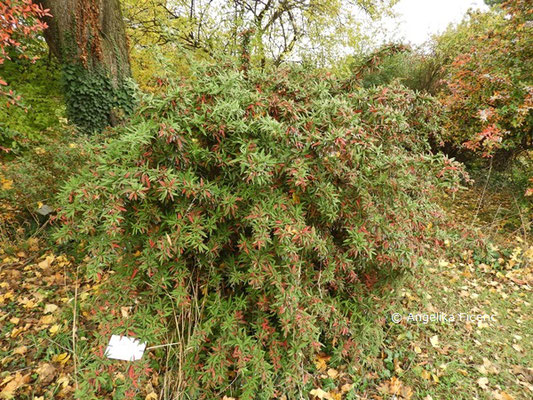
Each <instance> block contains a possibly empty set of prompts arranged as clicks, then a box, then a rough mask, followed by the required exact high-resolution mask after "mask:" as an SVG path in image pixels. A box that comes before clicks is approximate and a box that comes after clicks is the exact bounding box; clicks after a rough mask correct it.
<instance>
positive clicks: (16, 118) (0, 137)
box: [0, 60, 65, 151]
mask: <svg viewBox="0 0 533 400" xmlns="http://www.w3.org/2000/svg"><path fill="white" fill-rule="evenodd" d="M0 73H1V74H2V76H5V77H9V86H8V89H11V90H13V91H15V92H16V93H17V94H18V95H20V96H22V106H13V105H11V106H9V107H8V106H7V105H6V104H5V102H4V101H5V99H2V104H1V106H0V146H2V147H4V148H8V149H11V150H12V151H19V150H22V149H23V148H25V147H27V146H28V145H29V143H30V142H32V141H33V142H34V141H38V140H39V139H41V138H42V137H43V136H44V135H45V132H46V131H47V130H48V128H50V127H55V126H58V125H59V120H60V118H63V117H64V115H65V107H64V106H63V95H62V88H61V79H60V71H59V68H58V66H57V65H56V64H55V63H51V62H47V61H45V60H38V61H37V62H35V63H34V64H32V63H31V62H29V61H27V60H12V61H7V62H5V63H4V64H3V65H1V66H0Z"/></svg>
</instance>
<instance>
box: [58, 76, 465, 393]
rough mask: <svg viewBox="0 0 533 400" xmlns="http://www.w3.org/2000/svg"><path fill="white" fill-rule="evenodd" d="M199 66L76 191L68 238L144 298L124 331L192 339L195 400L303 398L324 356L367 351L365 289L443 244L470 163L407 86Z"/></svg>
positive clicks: (428, 105)
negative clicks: (434, 228) (443, 201)
mask: <svg viewBox="0 0 533 400" xmlns="http://www.w3.org/2000/svg"><path fill="white" fill-rule="evenodd" d="M195 68H196V69H195V70H194V72H193V76H192V77H191V78H190V79H187V80H186V81H185V80H184V81H181V82H176V83H175V84H171V85H170V86H169V87H168V91H167V92H166V93H165V94H163V95H160V96H151V97H147V98H145V99H144V100H143V102H142V106H141V107H140V109H139V111H138V112H137V113H136V114H135V115H134V116H133V117H132V119H131V121H130V122H129V123H128V124H127V125H126V126H123V127H119V128H117V131H116V134H117V137H116V138H113V139H110V140H108V141H107V143H106V144H105V146H104V147H103V148H100V150H98V151H97V152H96V153H95V156H94V157H93V160H92V162H91V163H90V164H89V165H88V166H87V168H86V169H84V170H83V171H82V172H81V173H80V174H79V175H77V176H75V177H74V178H72V179H71V180H70V181H69V183H68V184H67V185H66V187H65V188H64V190H63V191H62V192H61V194H60V201H61V207H62V210H61V212H60V215H59V217H60V219H61V221H62V226H61V228H60V230H59V232H58V236H57V237H58V239H60V241H62V242H65V241H72V240H73V241H75V242H76V243H79V244H80V246H79V248H80V250H81V251H82V252H84V254H87V255H88V260H89V261H88V269H87V274H89V276H91V277H95V279H97V277H98V276H99V273H100V272H102V271H108V270H110V269H111V270H114V274H115V276H121V277H122V279H123V282H124V283H125V284H127V285H130V287H132V288H135V290H136V292H137V293H140V294H143V293H144V294H145V297H144V299H146V300H145V301H143V300H139V301H140V303H139V307H142V308H144V309H145V311H146V309H149V311H148V312H145V314H144V315H145V316H146V318H143V319H142V320H141V321H138V322H139V324H140V325H138V326H136V327H135V328H134V327H132V326H131V324H129V325H128V326H123V329H130V330H133V331H135V333H136V334H138V336H139V337H141V338H142V339H145V340H148V341H149V342H150V343H155V344H158V343H160V342H161V341H163V340H168V334H169V332H173V331H174V332H181V334H179V335H178V336H177V337H176V338H175V340H177V341H179V342H180V343H181V347H180V348H181V349H182V350H183V352H182V355H183V358H182V359H181V361H183V362H184V364H183V365H181V371H183V373H184V374H185V377H186V379H185V380H184V382H186V388H185V391H186V392H187V394H188V395H189V396H190V398H196V399H212V398H219V397H220V396H221V394H224V393H226V394H231V395H233V396H235V397H238V398H239V399H242V400H245V399H270V398H272V397H273V396H274V393H276V392H278V393H279V391H281V393H285V394H287V395H288V396H289V398H292V395H293V394H295V393H297V391H298V390H299V389H301V388H302V387H303V386H304V385H305V382H307V381H308V378H309V371H310V368H311V366H312V364H313V363H312V361H313V360H314V357H315V356H316V354H317V353H318V352H319V351H327V352H328V353H330V354H333V355H334V357H336V359H337V360H338V359H340V358H341V357H342V358H343V359H344V360H346V359H350V357H354V356H356V354H357V344H356V342H355V341H354V337H355V335H356V334H357V331H358V329H359V324H360V321H359V318H360V316H361V310H359V309H358V302H357V301H356V300H355V298H357V297H358V296H360V295H361V294H362V293H363V290H364V288H365V287H372V286H373V285H374V284H375V283H376V281H378V280H380V279H386V278H388V277H393V276H395V275H397V274H398V273H401V272H402V271H406V270H409V269H410V267H411V266H412V265H413V264H414V263H416V262H417V257H418V255H419V254H420V253H422V252H424V251H425V249H426V248H427V247H428V245H429V244H430V243H431V245H432V246H435V245H439V243H440V244H442V243H441V242H439V241H435V240H433V239H432V237H431V235H432V234H431V230H429V229H427V227H428V224H430V223H431V224H435V225H436V224H438V217H439V215H440V211H439V208H438V207H437V206H435V205H434V203H433V202H432V196H434V195H438V194H439V192H440V189H445V188H446V189H453V190H454V189H457V187H458V185H459V183H460V179H461V176H460V175H461V170H460V167H459V165H458V164H456V163H455V162H454V161H451V160H449V159H447V158H445V157H444V156H443V155H440V154H432V153H431V152H430V151H429V144H428V140H429V138H430V137H435V138H438V136H439V135H440V112H439V106H438V104H437V103H436V102H435V101H434V100H433V99H432V98H430V97H425V96H418V95H415V93H414V92H412V91H410V90H408V89H406V88H404V87H402V86H399V85H393V86H386V87H376V88H371V89H353V90H352V89H348V90H341V83H340V82H338V81H336V80H335V79H333V78H331V77H330V76H329V75H324V76H322V75H313V74H310V73H308V72H306V71H304V70H301V69H299V70H292V71H291V70H276V71H274V72H272V73H260V72H257V71H254V70H251V71H249V73H248V77H245V76H244V74H243V73H242V72H239V71H235V70H232V69H231V68H228V67H225V68H218V67H195ZM139 298H140V299H142V298H143V297H139ZM148 299H149V300H148ZM174 313H176V314H177V315H182V316H183V315H189V316H191V315H196V317H194V318H193V317H190V318H189V317H186V318H181V317H180V318H179V319H174V317H173V315H176V314H174ZM147 332H148V334H147ZM187 332H188V333H187ZM171 340H172V339H171ZM170 362H171V363H172V362H176V363H178V362H179V361H178V360H171V361H170ZM84 390H86V391H87V392H90V391H91V390H94V389H91V388H89V387H85V388H84ZM93 394H94V393H93ZM86 396H87V397H86V398H89V397H90V395H89V394H86Z"/></svg>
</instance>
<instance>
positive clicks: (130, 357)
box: [105, 335, 146, 361]
mask: <svg viewBox="0 0 533 400" xmlns="http://www.w3.org/2000/svg"><path fill="white" fill-rule="evenodd" d="M145 349H146V343H141V342H140V341H139V339H135V338H132V337H128V336H119V335H112V336H111V339H110V340H109V344H108V345H107V348H106V350H105V355H106V357H107V358H112V359H115V360H124V361H135V360H140V359H141V358H142V356H143V354H144V350H145Z"/></svg>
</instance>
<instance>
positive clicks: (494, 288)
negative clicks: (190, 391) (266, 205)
mask: <svg viewBox="0 0 533 400" xmlns="http://www.w3.org/2000/svg"><path fill="white" fill-rule="evenodd" d="M485 196H487V197H485ZM487 198H488V199H489V200H490V199H492V201H487ZM480 199H483V201H481V202H480V201H479V200H480ZM443 202H444V203H445V206H446V207H447V209H448V211H449V213H450V214H451V215H453V216H454V218H455V219H457V220H459V221H464V224H467V225H469V226H470V227H476V226H478V227H480V228H481V229H482V230H483V231H486V230H487V229H490V230H491V233H494V235H493V238H496V239H498V238H499V239H500V240H499V241H498V240H495V241H494V242H493V243H494V244H492V245H491V246H492V247H491V254H492V255H490V256H489V257H488V258H487V257H485V258H483V259H480V258H479V257H478V256H477V255H476V254H475V252H472V251H465V252H463V253H462V254H460V255H458V254H455V253H454V252H453V251H452V250H453V248H454V247H455V246H457V245H459V243H453V242H450V243H447V245H448V248H449V249H450V251H449V252H447V253H443V255H442V257H441V258H435V259H428V260H425V261H424V262H423V263H421V265H420V266H419V267H418V269H417V270H416V271H414V272H413V273H412V274H411V275H409V276H406V277H405V278H403V279H402V280H401V281H400V282H398V283H397V284H396V285H394V286H393V287H387V288H386V290H387V291H388V294H387V295H384V296H379V294H377V293H376V294H372V295H370V296H371V297H370V298H369V299H368V300H369V302H368V303H369V304H371V306H369V308H370V309H369V311H371V312H373V313H374V314H375V315H376V316H377V318H376V320H375V326H366V327H362V337H364V335H365V332H366V335H367V337H368V342H361V353H360V357H359V360H358V361H357V362H356V363H350V364H343V363H342V362H340V363H333V362H332V361H331V359H330V357H329V356H328V355H327V354H323V355H320V356H319V357H318V358H317V359H316V360H315V361H316V362H315V364H316V370H315V377H316V379H315V380H314V382H312V387H310V388H309V393H308V394H304V395H305V396H307V397H308V398H311V399H333V400H339V399H411V398H412V399H426V400H430V399H472V398H477V399H496V400H509V399H516V400H518V399H526V398H532V397H533V368H531V365H533V364H532V356H533V338H532V335H533V321H532V318H531V309H532V308H531V307H532V301H533V298H532V288H533V246H531V244H530V243H528V236H527V234H526V233H527V232H525V231H524V232H522V230H521V228H522V227H521V224H520V221H522V219H521V218H520V217H519V216H518V217H517V213H515V217H516V218H514V220H513V221H511V222H509V221H508V220H509V218H510V217H509V215H510V214H512V212H511V211H510V210H511V209H512V205H513V203H512V201H510V199H509V198H507V199H502V198H501V193H491V192H486V191H484V189H483V187H477V188H474V189H470V190H469V191H467V192H466V193H465V194H463V195H462V196H459V197H457V198H455V199H451V198H449V199H445V200H444V201H443ZM495 202H499V204H500V206H499V207H493V206H492V205H493V204H494V203H495ZM483 203H487V204H483ZM502 204H503V205H504V206H503V207H502ZM480 205H481V207H480ZM502 208H503V210H507V211H506V212H503V213H502V211H501V210H502ZM518 214H519V213H518ZM506 215H507V217H505V216H506ZM474 217H476V218H474ZM502 219H503V221H502ZM517 221H519V222H518V223H517ZM485 233H486V232H483V233H482V232H481V231H480V233H479V234H480V235H483V234H485ZM41 236H42V232H41ZM77 264H78V265H77ZM82 264H83V262H82V261H80V262H79V263H75V262H74V261H73V260H72V259H70V258H69V257H67V256H66V255H62V254H56V253H54V252H53V251H52V250H51V247H50V246H49V245H47V242H46V241H45V240H43V239H42V237H41V238H38V237H37V236H35V237H30V238H29V239H25V240H23V241H20V242H18V243H15V244H13V243H9V244H7V243H3V246H2V249H0V335H1V336H0V365H1V369H0V370H1V371H3V372H1V373H0V399H52V398H54V399H56V398H57V399H61V398H67V399H68V398H73V393H74V390H75V389H74V388H75V387H76V386H77V385H82V383H81V382H78V380H81V379H86V378H87V377H88V376H91V375H90V373H94V376H93V378H94V379H95V380H94V381H92V382H98V376H110V377H112V378H111V379H109V378H106V379H107V380H108V382H107V385H106V384H105V383H104V384H102V389H101V393H102V397H100V398H119V397H118V395H119V394H120V393H123V394H125V395H129V396H132V397H135V398H141V399H147V400H155V399H157V398H160V395H161V393H162V392H163V391H164V390H165V388H168V383H167V382H168V379H166V378H167V377H165V376H164V373H163V370H164V363H163V362H161V365H163V366H162V367H161V369H160V370H158V371H157V370H150V369H147V368H148V367H147V366H146V364H144V365H143V367H142V368H145V369H144V371H145V372H146V371H148V375H149V379H145V380H143V381H142V384H140V383H141V382H140V381H139V380H136V377H137V375H136V374H137V373H138V371H139V368H138V367H137V366H136V367H135V368H133V366H132V365H130V364H131V363H128V362H123V361H109V362H108V363H107V364H105V368H106V371H108V372H109V373H110V375H99V372H98V371H92V372H91V365H93V364H91V362H92V361H91V360H94V359H95V358H98V357H101V356H102V354H103V353H102V346H103V345H105V340H106V339H107V336H106V330H105V329H106V323H105V321H102V320H101V319H100V320H98V319H97V318H96V316H95V314H96V313H95V308H98V309H99V310H100V311H104V312H106V313H109V314H113V315H115V316H119V317H120V318H123V319H124V320H127V319H128V318H131V315H130V309H129V308H128V307H125V306H123V305H122V304H116V303H115V302H113V301H111V300H110V301H109V302H106V301H102V297H104V296H98V294H101V293H102V291H103V290H104V289H103V288H102V287H103V285H105V281H106V277H102V281H101V282H99V283H98V284H94V282H88V281H85V280H84V278H83V277H82V276H81V274H79V265H82ZM107 278H108V277H107ZM111 303H112V304H111ZM73 310H77V311H76V312H75V313H74V311H73ZM452 315H453V317H454V318H455V320H454V321H452V320H451V318H452ZM432 316H433V317H432ZM478 316H480V317H478ZM430 318H434V319H435V318H436V319H439V320H438V321H432V320H430ZM477 318H479V319H480V320H474V319H477ZM393 319H398V321H396V323H395V322H394V321H393ZM400 319H401V320H400ZM424 319H427V320H424ZM95 332H99V334H96V333H95ZM73 342H74V343H75V346H73ZM157 357H161V353H156V352H155V351H154V350H148V351H147V354H146V355H145V358H146V359H147V360H152V361H154V360H155V359H156V358H157ZM76 377H80V378H79V379H77V378H76ZM82 377H83V378H82ZM104 380H105V379H104ZM132 382H133V384H132ZM135 382H137V383H139V384H137V383H135ZM94 384H98V383H94ZM103 393H107V394H105V395H104V394H103ZM225 398H226V399H231V398H230V397H225Z"/></svg>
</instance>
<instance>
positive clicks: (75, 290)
mask: <svg viewBox="0 0 533 400" xmlns="http://www.w3.org/2000/svg"><path fill="white" fill-rule="evenodd" d="M79 269H80V267H79V265H78V266H77V267H76V281H75V282H74V312H73V318H72V361H73V363H74V387H75V389H76V390H78V363H77V353H76V332H77V327H76V322H77V321H76V319H77V316H78V272H79Z"/></svg>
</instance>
